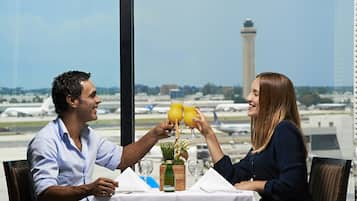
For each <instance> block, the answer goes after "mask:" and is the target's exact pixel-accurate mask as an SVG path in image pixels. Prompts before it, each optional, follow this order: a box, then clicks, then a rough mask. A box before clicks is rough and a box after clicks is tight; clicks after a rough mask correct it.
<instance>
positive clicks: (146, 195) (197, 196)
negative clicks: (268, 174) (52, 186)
mask: <svg viewBox="0 0 357 201" xmlns="http://www.w3.org/2000/svg"><path fill="white" fill-rule="evenodd" d="M222 200H224V201H254V200H255V198H254V193H253V192H252V191H242V192H239V193H227V192H214V193H207V192H189V191H176V192H172V193H166V192H162V191H160V192H135V193H129V194H128V193H116V194H115V195H114V196H113V197H111V198H101V197H95V198H94V201H222Z"/></svg>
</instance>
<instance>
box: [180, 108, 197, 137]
mask: <svg viewBox="0 0 357 201" xmlns="http://www.w3.org/2000/svg"><path fill="white" fill-rule="evenodd" d="M183 114H184V115H183V117H184V118H183V121H184V122H185V125H186V126H187V127H189V128H191V134H192V137H196V135H195V132H194V128H195V127H196V123H195V122H194V121H193V118H198V113H197V112H196V107H195V106H188V105H185V106H184V109H183Z"/></svg>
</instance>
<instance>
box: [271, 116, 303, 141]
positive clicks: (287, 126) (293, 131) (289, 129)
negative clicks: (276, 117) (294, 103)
mask: <svg viewBox="0 0 357 201" xmlns="http://www.w3.org/2000/svg"><path fill="white" fill-rule="evenodd" d="M299 133H300V130H299V129H298V128H297V126H296V125H295V124H294V123H293V122H292V121H289V120H283V121H281V122H280V123H279V124H278V125H277V126H276V127H275V131H274V137H279V138H280V137H289V136H290V137H291V136H299V135H297V134H299Z"/></svg>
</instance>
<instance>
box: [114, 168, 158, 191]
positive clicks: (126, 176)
mask: <svg viewBox="0 0 357 201" xmlns="http://www.w3.org/2000/svg"><path fill="white" fill-rule="evenodd" d="M115 181H117V182H119V187H118V188H116V189H115V191H116V192H145V191H151V188H150V186H148V185H147V184H146V183H145V182H144V181H143V180H142V179H141V178H140V177H139V176H138V175H137V174H136V173H135V172H134V171H133V170H132V169H131V168H130V167H128V168H126V169H125V170H124V172H122V173H121V174H120V175H119V176H118V177H117V178H116V179H115Z"/></svg>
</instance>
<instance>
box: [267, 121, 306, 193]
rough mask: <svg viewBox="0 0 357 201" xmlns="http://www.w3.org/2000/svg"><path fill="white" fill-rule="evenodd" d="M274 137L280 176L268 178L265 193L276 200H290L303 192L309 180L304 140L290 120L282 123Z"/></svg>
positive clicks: (273, 141)
mask: <svg viewBox="0 0 357 201" xmlns="http://www.w3.org/2000/svg"><path fill="white" fill-rule="evenodd" d="M274 132H275V133H274V135H273V138H272V142H271V143H272V146H273V148H274V153H275V157H276V161H277V168H278V171H279V174H280V175H279V177H278V178H276V179H272V180H268V181H267V183H266V184H265V187H264V195H266V196H269V197H271V198H273V199H275V200H289V198H291V197H294V196H296V195H297V194H298V193H299V192H303V191H304V188H305V185H306V182H307V170H306V162H305V160H306V159H305V150H304V142H303V140H302V138H301V136H300V133H299V131H298V129H297V128H296V127H295V126H294V125H293V124H292V123H290V122H287V121H284V122H282V123H280V124H279V125H278V126H277V127H276V129H275V131H274Z"/></svg>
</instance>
